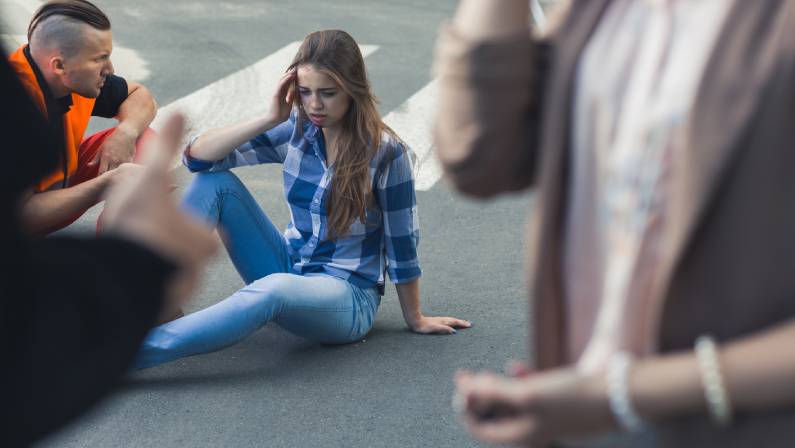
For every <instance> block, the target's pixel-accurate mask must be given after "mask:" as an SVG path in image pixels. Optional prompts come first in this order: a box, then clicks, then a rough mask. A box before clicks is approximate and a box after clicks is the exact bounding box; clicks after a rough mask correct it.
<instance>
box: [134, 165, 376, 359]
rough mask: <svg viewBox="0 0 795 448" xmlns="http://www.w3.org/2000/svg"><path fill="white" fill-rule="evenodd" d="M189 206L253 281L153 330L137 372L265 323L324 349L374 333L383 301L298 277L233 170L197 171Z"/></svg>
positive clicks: (337, 282) (343, 284) (333, 281)
mask: <svg viewBox="0 0 795 448" xmlns="http://www.w3.org/2000/svg"><path fill="white" fill-rule="evenodd" d="M183 205H184V207H185V208H186V209H187V210H188V211H189V212H191V213H193V214H195V215H196V216H197V217H198V218H199V219H202V220H204V221H206V222H207V223H209V224H210V225H212V226H214V227H217V228H218V229H219V231H220V233H221V234H222V236H223V238H222V239H223V241H224V245H225V246H226V249H227V251H228V252H229V256H230V257H231V258H232V262H233V263H234V265H235V267H236V268H237V271H238V272H239V273H240V276H241V277H242V278H243V280H244V281H245V282H246V283H247V284H248V285H247V286H246V287H244V288H243V289H241V290H239V291H237V292H235V293H234V294H232V295H231V296H229V297H227V298H226V299H224V300H222V301H220V302H218V303H216V304H215V305H213V306H210V307H208V308H205V309H203V310H201V311H197V312H195V313H192V314H189V315H187V316H185V317H182V318H180V319H177V320H174V321H172V322H168V323H166V324H163V325H160V326H159V327H155V328H153V329H152V330H151V331H150V332H149V334H148V335H147V336H146V339H145V340H144V343H143V345H142V347H141V349H140V351H139V353H138V357H137V359H136V361H135V364H134V366H133V368H135V369H144V368H147V367H153V366H156V365H158V364H162V363H164V362H169V361H173V360H175V359H178V358H182V357H185V356H191V355H197V354H200V353H208V352H212V351H215V350H219V349H222V348H224V347H228V346H230V345H232V344H235V343H236V342H239V341H241V340H242V339H244V338H245V337H246V336H248V335H250V334H251V333H253V332H254V331H256V330H257V329H259V328H261V327H262V326H264V325H265V324H267V323H268V322H271V321H273V322H276V323H278V324H279V325H280V326H281V327H283V328H285V329H286V330H288V331H289V332H291V333H293V334H295V335H298V336H302V337H305V338H308V339H310V340H313V341H316V342H319V343H323V344H344V343H348V342H353V341H356V340H359V339H361V338H362V337H364V336H365V335H366V334H367V333H368V332H369V331H370V329H371V328H372V326H373V321H374V320H375V314H376V312H377V311H378V306H379V305H380V303H381V296H380V295H379V294H378V291H377V290H376V289H375V288H370V289H362V288H359V287H357V286H356V285H353V284H352V283H350V282H347V281H345V280H342V279H339V278H336V277H332V276H330V275H325V274H311V275H303V276H302V275H295V274H290V273H288V272H289V270H290V266H291V263H292V262H291V260H290V256H289V254H288V252H287V246H286V242H285V241H284V238H283V237H282V235H281V233H280V232H279V230H278V229H276V227H275V226H274V225H273V223H271V221H270V220H269V219H268V217H267V216H266V215H265V213H264V212H263V211H262V209H261V208H260V207H259V205H258V204H257V202H256V201H255V200H254V198H253V197H252V196H251V193H249V191H248V190H247V189H246V187H245V186H244V185H243V183H242V182H240V180H239V179H238V178H237V176H235V175H234V174H232V173H231V172H228V171H224V172H217V173H199V174H197V175H196V178H195V179H194V181H193V183H192V184H191V185H190V187H189V188H188V190H187V192H186V194H185V198H184V200H183Z"/></svg>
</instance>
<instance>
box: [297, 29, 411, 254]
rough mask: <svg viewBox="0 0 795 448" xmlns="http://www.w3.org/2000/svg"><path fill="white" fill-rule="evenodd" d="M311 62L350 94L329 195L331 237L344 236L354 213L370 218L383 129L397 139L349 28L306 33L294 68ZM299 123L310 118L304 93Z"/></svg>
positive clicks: (299, 101) (359, 217)
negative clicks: (375, 161)
mask: <svg viewBox="0 0 795 448" xmlns="http://www.w3.org/2000/svg"><path fill="white" fill-rule="evenodd" d="M301 65H311V66H313V67H314V68H315V70H318V71H319V72H321V73H324V74H326V75H328V76H329V77H331V79H333V80H334V81H335V82H336V83H337V85H338V86H339V87H340V89H341V90H342V91H343V92H345V93H346V94H348V96H350V98H351V103H350V106H349V107H348V112H347V113H346V114H345V117H343V119H342V132H340V135H339V137H338V138H337V140H336V142H335V143H336V145H337V149H338V150H337V158H336V161H335V169H334V176H333V178H332V180H331V191H330V192H329V195H330V197H329V201H328V208H327V213H328V223H329V237H330V238H332V239H336V238H337V237H340V236H345V235H346V234H347V233H348V229H349V227H350V226H351V224H353V222H354V220H355V219H357V218H358V219H359V220H360V221H362V222H364V221H365V210H366V208H367V206H368V205H369V204H370V203H371V201H372V200H373V198H372V197H371V196H372V188H371V180H370V176H369V167H370V161H371V160H372V158H373V156H374V155H375V153H376V152H377V151H378V147H379V146H380V144H381V136H382V134H383V133H384V132H387V133H388V134H389V135H391V136H392V137H394V138H395V139H397V136H396V135H395V133H394V132H393V131H392V130H391V129H389V127H388V126H387V125H385V124H384V123H383V121H381V115H380V114H379V113H378V109H377V107H376V105H377V99H376V98H375V96H374V95H373V93H372V91H371V90H370V81H369V80H368V79H367V72H366V70H365V67H364V58H363V57H362V53H361V51H359V46H358V45H357V44H356V41H354V40H353V37H351V35H350V34H348V33H346V32H345V31H340V30H325V31H316V32H314V33H311V34H309V35H308V36H306V37H305V38H304V42H303V43H302V44H301V47H300V48H299V49H298V53H297V54H296V55H295V58H294V59H293V62H292V64H291V65H290V69H293V68H297V67H298V66H301ZM295 104H296V106H297V107H298V110H299V122H298V125H299V127H300V126H301V123H303V120H307V119H308V117H307V116H306V112H305V111H304V110H303V107H302V105H301V100H300V98H296V99H295Z"/></svg>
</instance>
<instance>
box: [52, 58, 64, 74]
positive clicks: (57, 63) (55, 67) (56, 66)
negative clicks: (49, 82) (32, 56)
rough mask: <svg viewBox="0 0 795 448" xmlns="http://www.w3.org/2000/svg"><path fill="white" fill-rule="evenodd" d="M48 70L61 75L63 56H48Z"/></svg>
mask: <svg viewBox="0 0 795 448" xmlns="http://www.w3.org/2000/svg"><path fill="white" fill-rule="evenodd" d="M50 70H52V72H53V73H55V74H56V75H63V74H64V71H65V69H64V63H63V58H62V57H61V56H53V57H52V58H50Z"/></svg>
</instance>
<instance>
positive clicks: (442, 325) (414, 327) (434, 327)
mask: <svg viewBox="0 0 795 448" xmlns="http://www.w3.org/2000/svg"><path fill="white" fill-rule="evenodd" d="M409 326H410V327H411V331H413V332H415V333H422V334H455V333H456V328H469V327H471V326H472V322H469V321H467V320H463V319H456V318H455V317H428V316H420V317H419V318H418V319H417V320H416V321H415V322H412V323H411V324H410V325H409Z"/></svg>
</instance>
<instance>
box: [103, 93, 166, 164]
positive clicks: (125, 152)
mask: <svg viewBox="0 0 795 448" xmlns="http://www.w3.org/2000/svg"><path fill="white" fill-rule="evenodd" d="M127 86H128V87H127V98H126V99H125V100H124V101H122V103H121V105H120V106H119V112H118V113H117V114H116V117H115V118H116V119H117V120H118V121H119V124H118V125H117V126H116V130H115V131H114V132H113V134H111V135H110V136H109V137H108V138H107V140H105V142H104V143H103V144H102V148H100V150H99V152H98V155H97V158H95V159H94V160H92V161H91V162H89V165H93V164H97V163H98V164H99V174H102V173H104V172H106V171H109V170H112V169H114V168H116V167H118V166H119V165H121V164H122V163H128V162H132V160H133V156H134V155H135V142H136V140H138V137H140V136H141V134H143V132H144V131H145V130H146V129H147V128H148V127H149V124H150V123H151V122H152V120H154V118H155V114H156V113H157V103H156V102H155V100H154V98H153V97H152V94H151V93H149V90H147V89H146V87H144V86H143V85H141V84H138V83H135V82H129V83H127Z"/></svg>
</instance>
